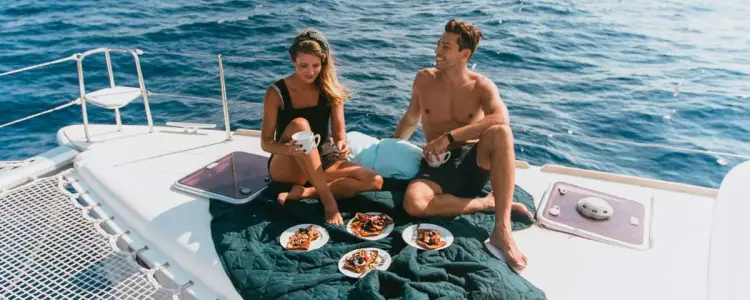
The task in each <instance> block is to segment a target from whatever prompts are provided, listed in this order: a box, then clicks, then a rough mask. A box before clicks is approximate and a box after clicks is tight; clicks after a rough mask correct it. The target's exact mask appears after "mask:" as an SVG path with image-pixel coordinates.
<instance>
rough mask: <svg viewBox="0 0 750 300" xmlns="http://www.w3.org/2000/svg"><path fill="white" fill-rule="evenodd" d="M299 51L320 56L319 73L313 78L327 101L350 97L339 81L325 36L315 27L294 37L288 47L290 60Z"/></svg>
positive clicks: (340, 100) (293, 59) (337, 102)
mask: <svg viewBox="0 0 750 300" xmlns="http://www.w3.org/2000/svg"><path fill="white" fill-rule="evenodd" d="M300 53H307V54H312V55H315V56H317V57H318V58H320V62H321V68H320V74H318V77H317V78H315V84H316V85H317V86H318V88H319V89H320V90H321V91H322V92H323V93H324V94H325V95H326V96H327V97H328V103H329V104H331V105H333V104H343V103H344V102H346V100H349V98H351V91H350V90H349V89H347V88H346V87H344V86H343V85H342V84H341V83H339V79H338V76H337V75H336V66H335V65H334V61H333V53H332V52H331V48H330V46H329V44H328V40H327V39H326V37H325V36H324V35H323V34H322V33H320V32H319V31H317V30H315V29H305V30H303V31H302V32H300V33H299V34H297V36H295V37H294V43H293V44H292V46H291V47H289V55H290V56H291V58H292V61H293V62H294V61H296V59H297V55H299V54H300Z"/></svg>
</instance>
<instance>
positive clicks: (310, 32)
mask: <svg viewBox="0 0 750 300" xmlns="http://www.w3.org/2000/svg"><path fill="white" fill-rule="evenodd" d="M289 55H290V56H291V59H292V64H293V65H294V69H295V72H294V74H292V75H289V76H287V77H286V78H283V79H280V80H278V81H276V82H274V83H273V84H272V85H271V86H269V87H268V89H267V90H266V95H265V98H264V100H263V124H262V127H261V147H262V148H263V150H264V151H266V152H270V153H271V157H270V158H269V161H268V168H269V170H268V172H269V175H270V177H271V179H272V180H273V181H277V182H284V183H290V184H294V186H293V187H292V189H291V190H290V191H289V192H288V193H280V194H279V196H278V201H279V202H280V203H281V204H284V203H285V201H287V200H297V199H301V198H310V197H319V198H320V200H321V202H322V203H323V207H324V211H325V219H326V221H327V222H328V223H332V224H336V225H343V224H344V220H343V219H342V218H341V214H340V213H339V209H338V205H337V204H336V198H351V197H353V196H355V195H356V194H357V193H359V192H363V191H372V190H379V189H380V188H381V187H382V185H383V177H381V176H380V175H378V174H377V173H376V172H375V171H373V170H371V169H368V168H365V167H363V166H360V165H357V164H355V163H352V162H349V161H347V160H346V158H347V156H348V155H349V152H350V150H349V148H348V147H347V145H346V132H345V126H344V102H345V101H346V100H348V98H349V94H348V91H347V90H346V88H344V87H343V86H342V85H341V84H340V83H339V81H338V78H337V75H336V69H335V67H334V64H333V55H332V53H331V51H330V45H329V44H328V41H327V39H326V38H325V36H323V34H322V33H320V32H318V31H316V30H314V29H306V30H304V31H302V32H301V33H299V34H298V35H297V36H296V37H295V38H294V43H293V44H292V46H291V47H290V48H289ZM329 122H330V125H331V126H332V127H333V130H332V131H331V132H330V133H329ZM299 131H312V132H313V133H315V134H319V135H320V137H321V139H320V144H319V145H318V147H317V148H314V149H313V151H312V152H310V153H309V154H307V155H306V154H305V152H304V151H303V150H302V148H301V147H300V146H298V145H295V144H294V142H293V141H291V136H292V135H293V134H295V133H297V132H299ZM307 182H309V183H310V184H311V185H312V187H304V185H305V184H306V183H307Z"/></svg>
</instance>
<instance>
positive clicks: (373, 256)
mask: <svg viewBox="0 0 750 300" xmlns="http://www.w3.org/2000/svg"><path fill="white" fill-rule="evenodd" d="M390 265H391V255H390V254H388V252H385V250H383V249H378V248H362V249H357V250H353V251H351V252H349V253H347V254H344V256H343V257H341V259H340V260H339V271H341V273H343V274H344V275H346V276H349V277H352V278H362V277H364V276H365V275H367V273H369V272H370V271H372V270H375V269H377V270H382V271H385V270H387V269H388V267H389V266H390Z"/></svg>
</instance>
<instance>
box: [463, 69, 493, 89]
mask: <svg viewBox="0 0 750 300" xmlns="http://www.w3.org/2000/svg"><path fill="white" fill-rule="evenodd" d="M469 78H471V79H472V80H473V81H474V82H475V85H474V86H475V87H478V88H479V89H482V90H492V89H493V88H497V86H496V85H495V82H493V81H492V80H491V79H489V78H487V76H484V74H482V73H479V72H474V71H469Z"/></svg>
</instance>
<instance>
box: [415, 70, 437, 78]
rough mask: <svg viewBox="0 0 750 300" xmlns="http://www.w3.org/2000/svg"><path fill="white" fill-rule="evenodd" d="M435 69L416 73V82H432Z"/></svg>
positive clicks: (435, 72)
mask: <svg viewBox="0 0 750 300" xmlns="http://www.w3.org/2000/svg"><path fill="white" fill-rule="evenodd" d="M436 74H437V69H435V68H424V69H421V70H419V72H417V78H416V80H432V79H435V76H436Z"/></svg>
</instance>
